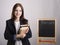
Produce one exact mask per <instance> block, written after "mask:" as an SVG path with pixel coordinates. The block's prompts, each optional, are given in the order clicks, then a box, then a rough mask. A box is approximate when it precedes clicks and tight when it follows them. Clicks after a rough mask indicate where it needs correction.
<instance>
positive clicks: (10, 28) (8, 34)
mask: <svg viewBox="0 0 60 45" xmlns="http://www.w3.org/2000/svg"><path fill="white" fill-rule="evenodd" d="M20 24H21V25H22V24H24V23H23V21H22V20H20ZM14 35H16V29H15V25H14V21H13V20H12V19H9V20H7V21H6V29H5V32H4V38H5V39H6V40H8V42H7V45H15V42H16V40H15V39H14ZM31 37H32V33H31V30H30V27H29V32H28V33H27V34H26V37H24V38H23V39H22V38H20V39H19V40H21V41H22V44H23V45H30V42H29V40H28V39H29V38H31Z"/></svg>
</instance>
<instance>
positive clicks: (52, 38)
mask: <svg viewBox="0 0 60 45" xmlns="http://www.w3.org/2000/svg"><path fill="white" fill-rule="evenodd" d="M39 20H55V36H54V37H39ZM37 30H38V40H37V42H39V40H40V39H43V38H47V40H48V38H50V39H51V40H52V41H51V42H53V43H56V19H55V18H40V19H37ZM43 41H44V39H43ZM49 41H50V40H48V41H47V42H49ZM41 42H42V41H41ZM45 42H46V40H45ZM51 42H50V43H51Z"/></svg>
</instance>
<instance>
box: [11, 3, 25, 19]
mask: <svg viewBox="0 0 60 45" xmlns="http://www.w3.org/2000/svg"><path fill="white" fill-rule="evenodd" d="M18 6H20V7H21V9H22V15H21V17H20V20H22V19H24V9H23V6H22V5H21V4H20V3H16V4H15V5H14V6H13V9H12V16H11V19H12V20H15V19H16V17H15V14H14V12H15V9H16V8H17V7H18Z"/></svg>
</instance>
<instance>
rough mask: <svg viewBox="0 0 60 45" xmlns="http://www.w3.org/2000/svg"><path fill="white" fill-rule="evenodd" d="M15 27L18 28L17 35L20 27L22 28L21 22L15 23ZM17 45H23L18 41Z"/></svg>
mask: <svg viewBox="0 0 60 45" xmlns="http://www.w3.org/2000/svg"><path fill="white" fill-rule="evenodd" d="M15 27H16V33H17V32H18V30H19V27H20V21H18V22H16V21H15ZM15 45H22V42H21V41H17V40H16V43H15Z"/></svg>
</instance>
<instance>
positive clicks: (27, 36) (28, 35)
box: [24, 27, 32, 39]
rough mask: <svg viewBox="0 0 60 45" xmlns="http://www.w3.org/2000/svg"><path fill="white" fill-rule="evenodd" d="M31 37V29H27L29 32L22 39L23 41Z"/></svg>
mask: <svg viewBox="0 0 60 45" xmlns="http://www.w3.org/2000/svg"><path fill="white" fill-rule="evenodd" d="M31 37H32V32H31V29H30V27H29V31H28V33H26V36H25V37H24V39H28V38H31Z"/></svg>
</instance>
